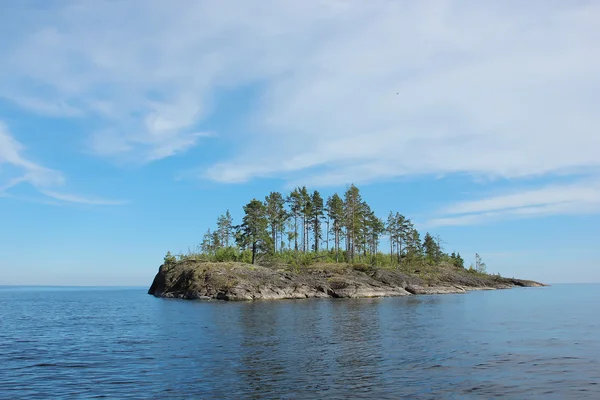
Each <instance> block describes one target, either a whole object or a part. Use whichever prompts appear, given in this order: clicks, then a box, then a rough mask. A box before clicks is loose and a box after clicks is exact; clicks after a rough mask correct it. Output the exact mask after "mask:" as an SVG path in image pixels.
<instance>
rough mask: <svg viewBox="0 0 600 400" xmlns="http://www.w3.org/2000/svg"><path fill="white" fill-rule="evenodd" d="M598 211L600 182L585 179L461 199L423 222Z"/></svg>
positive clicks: (465, 222)
mask: <svg viewBox="0 0 600 400" xmlns="http://www.w3.org/2000/svg"><path fill="white" fill-rule="evenodd" d="M597 212H600V181H593V180H586V181H581V182H576V183H571V184H560V185H559V184H554V185H549V186H546V187H543V188H538V189H534V190H526V191H522V192H515V193H510V194H503V195H496V196H491V197H487V198H481V199H477V200H469V201H464V202H461V203H457V204H454V205H451V206H449V207H447V208H445V209H443V210H440V212H439V216H438V217H435V218H432V219H431V220H430V221H428V222H427V223H426V225H428V226H455V225H474V224H481V223H485V222H491V221H497V220H505V219H520V218H535V217H542V216H549V215H576V214H587V213H597Z"/></svg>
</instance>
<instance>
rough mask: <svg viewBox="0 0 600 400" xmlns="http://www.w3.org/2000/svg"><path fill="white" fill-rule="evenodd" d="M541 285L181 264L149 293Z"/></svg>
mask: <svg viewBox="0 0 600 400" xmlns="http://www.w3.org/2000/svg"><path fill="white" fill-rule="evenodd" d="M542 286H548V285H545V284H542V283H539V282H535V281H530V280H522V279H514V278H504V277H501V276H498V275H488V274H482V273H477V272H473V271H468V270H465V269H463V268H460V269H459V268H456V267H455V266H453V265H451V264H440V265H436V266H431V267H430V268H428V269H427V270H425V271H420V270H413V271H412V272H409V271H406V270H400V269H392V268H382V267H373V266H369V265H365V264H317V265H311V266H306V267H300V268H298V267H296V268H291V267H289V266H274V267H263V266H258V265H251V264H245V263H238V262H222V263H219V262H202V261H194V260H182V261H178V262H175V263H172V264H168V265H167V264H163V265H162V266H161V267H160V268H159V272H158V273H157V274H156V277H155V278H154V281H153V282H152V285H151V287H150V289H149V290H148V294H151V295H154V296H156V297H163V298H179V299H190V300H194V299H205V300H229V301H241V300H278V299H306V298H372V297H398V296H410V295H422V294H452V293H466V292H469V291H474V290H495V289H510V288H515V287H542Z"/></svg>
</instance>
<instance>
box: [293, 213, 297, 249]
mask: <svg viewBox="0 0 600 400" xmlns="http://www.w3.org/2000/svg"><path fill="white" fill-rule="evenodd" d="M294 250H296V251H298V217H297V216H296V214H294Z"/></svg>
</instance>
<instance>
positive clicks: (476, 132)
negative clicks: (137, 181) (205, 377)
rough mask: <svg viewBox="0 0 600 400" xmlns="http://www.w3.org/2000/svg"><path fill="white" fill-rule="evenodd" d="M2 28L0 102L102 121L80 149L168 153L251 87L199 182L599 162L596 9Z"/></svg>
mask: <svg viewBox="0 0 600 400" xmlns="http://www.w3.org/2000/svg"><path fill="white" fill-rule="evenodd" d="M132 15H135V18H132V17H131V16H132ZM1 18H3V20H2V21H0V22H3V26H6V27H7V28H6V37H11V38H15V40H11V41H7V40H5V41H3V42H0V45H1V46H2V49H3V54H5V55H6V57H5V58H4V62H3V63H2V65H0V89H1V90H2V92H3V93H8V96H9V97H10V96H12V97H15V96H16V95H15V94H16V93H18V94H20V96H22V98H24V99H27V100H26V101H23V100H21V101H20V102H19V101H17V103H18V104H20V105H21V106H23V107H27V108H29V109H31V110H32V111H35V112H46V113H51V114H57V113H61V112H62V113H63V114H64V115H65V116H69V115H72V114H73V110H78V111H80V112H82V113H84V114H86V115H92V116H94V117H98V118H100V119H101V121H102V123H103V124H104V127H103V129H101V130H100V131H98V132H96V133H94V134H92V135H93V136H92V138H91V139H90V146H91V148H92V150H94V151H95V152H96V153H98V154H101V155H104V156H109V157H115V156H116V157H137V158H139V159H141V160H143V161H151V160H156V159H160V158H164V157H169V156H172V155H175V154H180V153H182V152H184V151H186V150H187V149H189V148H191V147H193V146H196V145H198V143H199V138H200V137H201V136H198V135H197V134H196V132H198V125H199V124H200V125H201V123H202V122H203V121H204V119H205V117H206V116H208V115H210V114H211V113H212V112H213V111H214V109H215V107H217V106H218V105H219V104H218V103H216V100H215V98H216V94H217V93H218V92H219V91H220V90H221V89H223V88H226V89H228V90H235V89H236V88H240V87H245V86H247V85H255V86H257V87H258V88H259V90H258V92H259V96H257V97H254V98H252V99H248V104H249V105H250V106H251V109H252V110H253V113H252V116H251V117H250V118H248V119H247V120H245V121H244V122H246V125H247V127H248V129H247V130H245V131H244V132H243V133H238V132H224V133H223V134H222V135H221V133H220V137H222V138H223V139H224V140H228V141H229V143H231V145H232V146H233V149H232V150H231V152H229V154H232V155H231V156H228V158H226V159H222V160H219V161H218V162H217V163H215V165H213V166H211V167H209V168H208V169H206V170H205V171H204V172H203V173H202V174H201V175H202V176H203V177H204V178H208V179H212V180H215V181H219V182H234V183H236V182H246V181H249V180H252V179H255V178H260V177H273V176H277V177H281V176H285V177H286V179H288V180H289V181H290V182H295V181H301V182H303V183H307V184H308V183H313V184H318V185H332V184H343V183H346V182H350V181H354V182H368V181H372V180H376V179H382V178H388V177H396V176H402V175H417V174H436V175H437V174H442V175H443V174H449V173H456V172H460V173H468V174H473V175H474V176H484V177H506V178H516V177H528V176H536V175H542V174H557V173H564V172H565V171H570V170H572V169H580V170H586V169H588V168H597V167H598V166H599V165H600V158H598V156H597V151H596V149H597V148H600V135H598V133H597V127H598V126H599V123H600V116H599V115H598V113H597V112H596V109H595V107H594V105H595V104H598V103H599V102H600V75H599V74H598V73H597V71H598V70H600V48H599V43H600V27H599V25H598V23H597V21H598V19H599V18H600V4H598V3H596V2H547V1H541V0H539V1H538V0H532V1H531V2H528V3H527V7H515V6H514V5H513V4H509V3H506V2H469V3H461V2H447V1H427V2H403V1H398V2H392V1H385V0H374V1H369V2H365V1H361V0H348V1H337V2H327V1H322V0H312V1H302V2H290V1H279V0H264V1H261V2H260V4H259V5H257V4H256V3H254V2H247V1H243V0H234V1H228V2H226V3H224V2H214V1H202V0H178V1H176V2H174V3H166V2H164V1H161V0H131V1H128V2H125V3H123V2H114V1H101V0H98V1H94V2H76V1H66V2H58V3H54V4H53V6H49V7H45V8H44V9H43V10H36V12H31V10H26V9H22V10H21V9H19V7H18V6H15V7H12V8H11V13H10V16H7V15H6V14H5V15H4V17H1ZM8 19H10V21H9V20H8ZM4 22H6V24H4ZM32 99H35V101H33V100H32ZM200 130H202V129H200Z"/></svg>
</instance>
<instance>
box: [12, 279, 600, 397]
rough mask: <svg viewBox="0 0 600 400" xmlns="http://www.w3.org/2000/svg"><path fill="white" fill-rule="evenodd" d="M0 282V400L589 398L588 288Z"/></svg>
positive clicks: (596, 387)
mask: <svg viewBox="0 0 600 400" xmlns="http://www.w3.org/2000/svg"><path fill="white" fill-rule="evenodd" d="M146 290H147V288H46V287H0V398H7V399H16V398H27V399H32V398H61V397H68V398H89V397H98V398H101V397H106V398H161V399H171V398H176V399H182V398H194V399H224V398H231V399H242V398H257V399H258V398H261V399H262V398H284V399H315V398H377V399H397V398H401V397H408V398H423V399H428V398H461V399H462V398H490V397H495V396H507V397H512V398H540V399H551V398H556V399H564V398H577V399H583V398H592V399H598V398H600V285H598V284H581V285H555V286H552V287H547V288H523V289H511V290H498V291H484V292H471V293H468V294H465V295H435V296H410V297H403V298H386V299H357V300H339V299H332V300H316V299H310V300H289V301H288V300H283V301H260V302H243V303H226V302H216V301H214V302H201V301H196V302H193V301H184V300H173V299H157V298H154V297H152V296H149V295H147V294H146Z"/></svg>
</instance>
